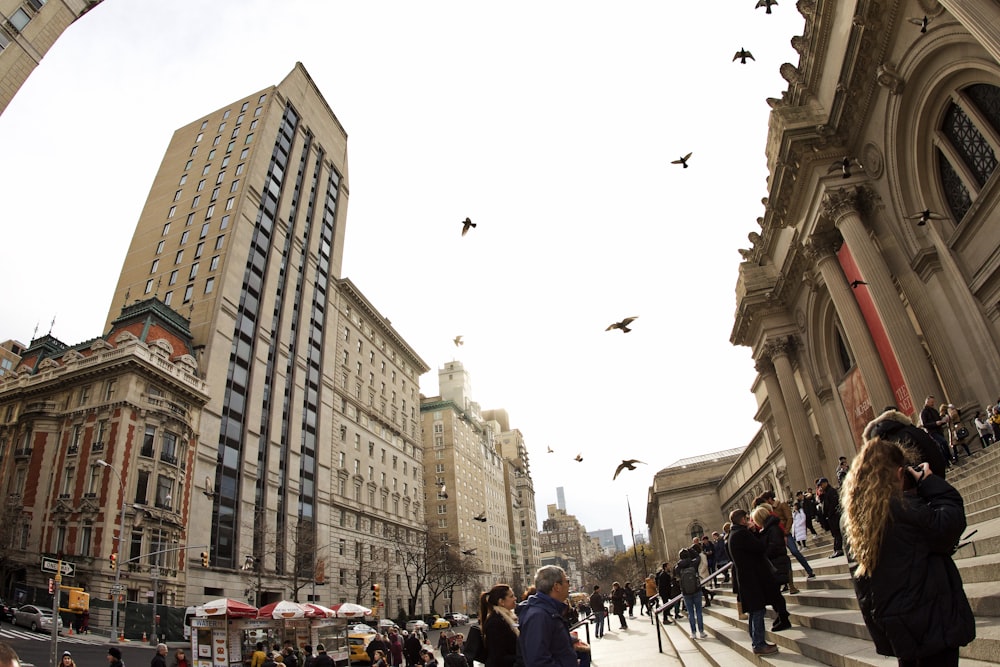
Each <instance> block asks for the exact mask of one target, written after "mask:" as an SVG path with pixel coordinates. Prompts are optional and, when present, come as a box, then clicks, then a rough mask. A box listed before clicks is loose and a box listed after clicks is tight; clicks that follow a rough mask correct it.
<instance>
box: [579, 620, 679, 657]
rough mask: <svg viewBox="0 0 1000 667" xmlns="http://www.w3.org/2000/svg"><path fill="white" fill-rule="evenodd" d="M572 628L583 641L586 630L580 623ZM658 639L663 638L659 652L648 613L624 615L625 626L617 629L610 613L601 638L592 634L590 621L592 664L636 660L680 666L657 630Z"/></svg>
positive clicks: (671, 649)
mask: <svg viewBox="0 0 1000 667" xmlns="http://www.w3.org/2000/svg"><path fill="white" fill-rule="evenodd" d="M608 621H610V622H611V626H612V628H613V629H612V630H608ZM576 631H577V632H578V633H579V635H580V639H582V640H583V641H587V635H586V631H585V630H584V628H583V627H582V626H581V627H580V628H577V630H576ZM660 639H661V640H662V642H663V653H660V652H659V646H658V644H657V641H656V626H655V625H651V624H650V620H649V616H636V617H635V618H630V619H628V630H619V629H618V619H617V618H616V617H615V616H610V617H609V618H608V619H607V621H605V623H604V636H603V637H602V638H601V639H596V638H595V637H594V625H593V624H591V625H590V653H591V657H592V664H593V665H595V666H596V667H635V665H637V664H641V665H643V666H644V667H648V666H649V665H654V666H659V667H680V665H682V663H681V661H680V660H679V659H678V658H677V655H676V654H675V653H674V648H673V646H671V644H670V642H669V641H668V640H667V636H666V634H661V635H660Z"/></svg>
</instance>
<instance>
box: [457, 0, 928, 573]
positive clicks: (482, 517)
mask: <svg viewBox="0 0 1000 667" xmlns="http://www.w3.org/2000/svg"><path fill="white" fill-rule="evenodd" d="M777 4H778V2H777V0H758V2H757V5H756V9H764V11H765V13H767V14H770V13H771V8H772V7H775V6H777ZM932 20H933V19H932V18H929V17H927V16H923V17H919V18H918V17H913V18H909V19H908V21H909V22H910V23H912V24H914V25H917V26H920V32H921V34H923V33H926V32H927V25H928V24H929V23H930V22H931V21H932ZM737 60H739V61H740V64H741V65H746V64H747V60H754V61H756V59H755V58H754V57H753V54H752V53H751V52H750V51H748V50H747V49H745V48H743V47H740V50H739V51H737V52H736V54H735V55H734V56H733V62H736V61H737ZM692 155H693V152H688V153H687V154H686V155H682V156H681V157H679V158H677V159H676V160H672V161H671V162H670V164H679V165H681V167H683V168H684V169H687V168H688V166H689V165H688V160H690V159H691V156H692ZM852 169H860V170H862V171H864V165H862V164H861V161H860V160H858V159H857V158H856V157H852V156H850V155H845V156H844V157H843V158H841V159H840V160H837V161H836V162H834V163H833V164H831V165H830V167H829V169H828V170H827V173H831V174H832V173H834V172H837V171H839V172H840V173H841V176H842V178H850V177H851V176H852ZM906 219H907V220H917V226H918V227H923V226H924V225H926V224H927V223H928V222H929V221H930V220H943V219H944V216H942V215H940V214H938V213H935V212H934V211H931V210H930V209H925V210H923V211H920V212H918V213H914V214H913V215H910V216H906ZM461 225H462V236H465V235H466V234H468V233H469V230H470V229H475V228H476V223H474V222H472V218H469V217H467V218H466V219H465V220H463V221H462V222H461ZM867 284H868V283H866V282H865V281H863V280H854V281H852V282H851V284H850V285H851V287H852V288H853V289H857V288H858V287H860V286H862V285H867ZM637 319H638V316H632V317H626V318H625V319H623V320H620V321H618V322H613V323H612V324H610V325H609V326H608V328H607V329H605V331H614V330H616V329H617V330H618V331H621V332H622V333H623V334H627V333H629V332H631V331H632V329H631V328H630V327H629V325H630V324H632V322H634V321H635V320H637ZM452 342H453V343H454V344H455V347H460V346H462V345H464V344H465V341H463V340H462V336H455V338H454V340H453V341H452ZM547 449H548V453H549V454H552V453H554V452H555V450H553V449H552V447H548V448H547ZM573 460H574V461H576V462H577V463H582V462H583V454H582V453H579V454H577V455H576V456H575V457H573ZM637 463H639V464H643V465H646V464H645V463H644V462H643V461H639V460H637V459H627V460H623V461H622V462H621V463H620V464H618V467H617V468H615V473H614V475H613V476H612V478H611V479H612V480H615V479H618V475H619V474H620V473H621V472H622V471H623V470H635V466H636V464H637ZM439 494H440V497H442V498H447V497H448V494H447V493H446V491H445V487H444V485H441V488H440V489H439ZM473 519H474V520H475V521H481V522H484V523H485V522H486V512H485V511H483V512H480V513H479V514H477V515H476V516H475V517H473ZM472 552H475V549H472V550H471V551H470V552H469V553H466V552H464V551H463V552H462V553H465V554H466V555H472Z"/></svg>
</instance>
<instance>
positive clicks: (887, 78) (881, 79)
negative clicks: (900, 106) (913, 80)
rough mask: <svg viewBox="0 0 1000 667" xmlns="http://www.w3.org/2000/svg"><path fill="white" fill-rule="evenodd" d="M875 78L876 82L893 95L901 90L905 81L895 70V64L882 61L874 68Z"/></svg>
mask: <svg viewBox="0 0 1000 667" xmlns="http://www.w3.org/2000/svg"><path fill="white" fill-rule="evenodd" d="M875 80H876V81H878V84H879V85H880V86H882V87H883V88H885V89H886V90H888V91H889V92H890V93H892V94H893V95H899V94H900V93H902V92H903V88H904V87H905V86H906V82H905V81H903V77H901V76H900V75H899V72H897V71H896V66H895V65H893V64H892V63H882V64H880V65H879V66H878V67H876V68H875Z"/></svg>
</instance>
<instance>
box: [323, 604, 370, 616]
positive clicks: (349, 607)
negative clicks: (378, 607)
mask: <svg viewBox="0 0 1000 667" xmlns="http://www.w3.org/2000/svg"><path fill="white" fill-rule="evenodd" d="M330 609H332V610H333V613H334V614H336V616H337V618H357V617H359V616H370V615H371V613H372V610H371V609H369V608H368V607H362V606H361V605H359V604H354V603H353V602H344V603H343V604H335V605H333V606H332V607H330Z"/></svg>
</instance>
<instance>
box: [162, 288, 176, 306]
mask: <svg viewBox="0 0 1000 667" xmlns="http://www.w3.org/2000/svg"><path fill="white" fill-rule="evenodd" d="M173 300H174V292H173V290H170V291H169V292H167V293H166V294H164V295H163V303H164V304H165V305H168V306H169V305H170V304H171V302H173Z"/></svg>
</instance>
